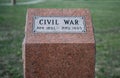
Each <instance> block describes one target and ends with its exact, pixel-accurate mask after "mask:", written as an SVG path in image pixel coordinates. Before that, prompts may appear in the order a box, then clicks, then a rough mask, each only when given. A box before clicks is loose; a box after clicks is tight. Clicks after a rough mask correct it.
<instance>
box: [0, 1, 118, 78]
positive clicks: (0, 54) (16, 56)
mask: <svg viewBox="0 0 120 78" xmlns="http://www.w3.org/2000/svg"><path fill="white" fill-rule="evenodd" d="M2 1H4V0H0V3H1V2H2ZM5 1H7V0H5ZM24 1H25V0H24ZM27 8H88V9H90V11H91V15H92V19H93V25H94V30H95V39H96V78H120V42H119V41H120V0H46V1H45V2H42V3H38V4H34V5H24V6H23V5H22V6H17V5H16V6H0V78H23V69H22V47H21V46H22V45H21V44H22V41H23V38H24V27H25V19H26V18H25V17H26V10H27Z"/></svg>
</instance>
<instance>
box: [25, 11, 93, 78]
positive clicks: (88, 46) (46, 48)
mask: <svg viewBox="0 0 120 78" xmlns="http://www.w3.org/2000/svg"><path fill="white" fill-rule="evenodd" d="M33 16H84V17H85V22H86V29H87V32H86V33H77V34H74V33H33ZM23 63H24V78H94V74H95V41H94V33H93V27H92V22H91V15H90V12H89V10H87V9H28V11H27V17H26V26H25V39H24V41H23Z"/></svg>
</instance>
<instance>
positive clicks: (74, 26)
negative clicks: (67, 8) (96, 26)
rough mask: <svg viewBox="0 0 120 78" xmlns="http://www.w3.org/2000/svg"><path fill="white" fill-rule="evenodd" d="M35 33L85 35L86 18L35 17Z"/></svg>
mask: <svg viewBox="0 0 120 78" xmlns="http://www.w3.org/2000/svg"><path fill="white" fill-rule="evenodd" d="M33 31H34V32H36V33H38V32H39V33H84V32H86V26H85V18H84V17H41V16H35V17H34V24H33Z"/></svg>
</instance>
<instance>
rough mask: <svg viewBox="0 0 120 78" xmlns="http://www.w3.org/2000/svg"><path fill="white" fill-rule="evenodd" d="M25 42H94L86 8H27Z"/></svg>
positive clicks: (89, 17)
mask: <svg viewBox="0 0 120 78" xmlns="http://www.w3.org/2000/svg"><path fill="white" fill-rule="evenodd" d="M25 43H94V34H93V27H92V21H91V16H90V12H89V10H87V9H28V11H27V18H26V28H25Z"/></svg>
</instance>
